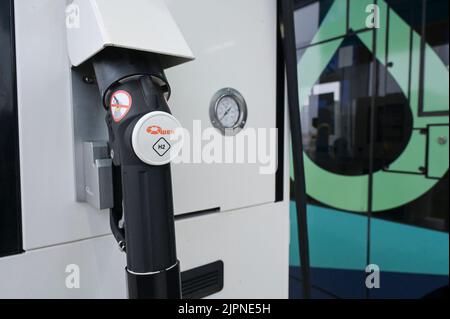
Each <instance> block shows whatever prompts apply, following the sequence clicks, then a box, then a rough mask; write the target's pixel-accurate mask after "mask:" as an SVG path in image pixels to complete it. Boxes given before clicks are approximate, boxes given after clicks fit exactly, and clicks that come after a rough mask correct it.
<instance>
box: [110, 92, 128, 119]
mask: <svg viewBox="0 0 450 319" xmlns="http://www.w3.org/2000/svg"><path fill="white" fill-rule="evenodd" d="M132 103H133V99H132V98H131V95H130V93H128V92H127V91H123V90H119V91H116V92H114V94H113V95H112V96H111V103H110V104H111V114H112V117H113V119H114V122H116V123H118V122H120V121H121V120H122V119H123V118H124V117H125V116H126V115H127V114H128V112H129V111H130V110H131V104H132Z"/></svg>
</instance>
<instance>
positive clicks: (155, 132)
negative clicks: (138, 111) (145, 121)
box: [147, 125, 175, 135]
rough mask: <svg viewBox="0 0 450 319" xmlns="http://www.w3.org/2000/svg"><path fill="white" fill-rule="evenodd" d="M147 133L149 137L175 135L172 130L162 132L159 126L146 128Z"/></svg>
mask: <svg viewBox="0 0 450 319" xmlns="http://www.w3.org/2000/svg"><path fill="white" fill-rule="evenodd" d="M147 133H149V134H151V135H172V134H174V133H175V131H173V130H163V129H162V128H161V126H158V125H153V126H149V127H148V128H147Z"/></svg>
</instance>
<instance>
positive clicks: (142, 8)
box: [66, 0, 194, 68]
mask: <svg viewBox="0 0 450 319" xmlns="http://www.w3.org/2000/svg"><path fill="white" fill-rule="evenodd" d="M66 14H67V23H66V27H67V45H68V51H69V57H70V61H71V63H72V65H73V66H78V65H80V64H82V63H83V62H85V61H86V60H88V59H90V58H91V57H93V56H94V55H96V54H97V53H98V52H100V51H101V50H103V49H104V48H105V47H110V46H116V47H121V48H127V49H133V50H139V51H144V52H152V53H157V54H159V55H160V56H161V61H162V63H163V67H164V68H169V67H172V66H175V65H178V64H181V63H184V62H187V61H190V60H192V59H193V58H194V56H193V54H192V51H191V49H190V48H189V46H188V45H187V43H186V41H185V40H184V37H183V35H182V34H181V32H180V30H179V28H178V26H177V24H176V23H175V21H174V19H173V17H172V15H171V14H170V12H169V10H168V9H167V6H166V4H165V3H164V1H162V0H127V1H123V0H74V1H73V2H71V3H69V4H68V7H67V10H66ZM70 15H76V17H73V16H70ZM70 19H72V20H70Z"/></svg>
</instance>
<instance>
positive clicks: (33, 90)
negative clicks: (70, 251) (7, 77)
mask: <svg viewBox="0 0 450 319" xmlns="http://www.w3.org/2000/svg"><path fill="white" fill-rule="evenodd" d="M64 8H65V1H54V0H26V1H16V2H15V13H16V16H15V21H16V47H17V87H18V109H19V135H20V164H21V174H20V175H21V197H22V220H23V235H24V249H25V250H29V249H33V248H37V247H43V246H50V245H54V244H58V243H63V242H70V241H75V240H79V239H84V238H89V237H94V236H99V235H104V234H108V233H109V232H110V229H109V216H108V213H107V212H99V211H96V210H94V209H93V208H91V207H90V206H88V205H87V204H80V203H77V202H76V201H75V179H74V158H73V157H74V150H73V144H74V143H73V134H72V132H73V129H72V107H71V94H70V63H69V59H68V56H67V53H66V52H67V48H66V29H65V21H64Z"/></svg>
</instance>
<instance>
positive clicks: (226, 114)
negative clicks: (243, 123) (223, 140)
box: [216, 96, 241, 128]
mask: <svg viewBox="0 0 450 319" xmlns="http://www.w3.org/2000/svg"><path fill="white" fill-rule="evenodd" d="M216 112H217V119H218V120H219V122H220V124H221V125H222V126H223V127H225V128H233V127H235V125H236V124H237V122H238V121H239V117H240V114H241V111H240V110H239V105H238V103H237V102H236V100H235V99H234V98H232V97H231V96H224V97H222V98H221V99H220V100H219V101H218V102H217V109H216Z"/></svg>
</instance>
